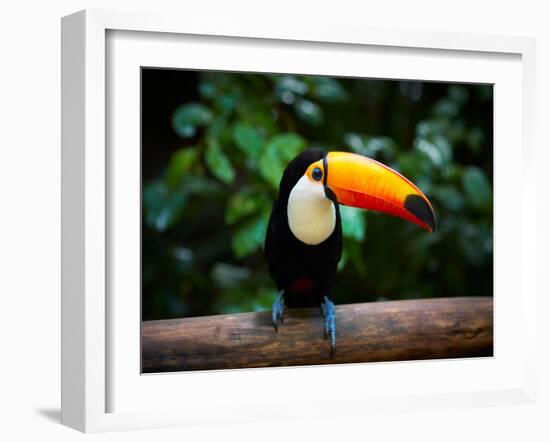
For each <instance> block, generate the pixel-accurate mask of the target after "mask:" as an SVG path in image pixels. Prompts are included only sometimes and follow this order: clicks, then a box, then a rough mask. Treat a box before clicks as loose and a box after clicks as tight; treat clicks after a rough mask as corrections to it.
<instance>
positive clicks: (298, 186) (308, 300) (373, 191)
mask: <svg viewBox="0 0 550 442" xmlns="http://www.w3.org/2000/svg"><path fill="white" fill-rule="evenodd" d="M341 204H342V205H345V206H351V207H358V208H362V209H367V210H372V211H377V212H383V213H386V214H389V215H392V216H396V217H400V218H403V219H405V220H408V221H410V222H412V223H415V224H417V225H419V226H420V227H422V228H424V229H426V230H428V231H429V232H434V231H435V229H436V217H435V213H434V210H433V208H432V205H431V204H430V202H429V201H428V198H426V196H425V195H424V194H423V193H422V192H421V191H420V189H419V188H418V187H416V186H415V185H414V184H413V183H412V182H411V181H409V180H408V179H407V178H405V177H404V176H403V175H401V174H400V173H398V172H396V171H395V170H393V169H391V168H390V167H388V166H386V165H384V164H382V163H380V162H378V161H376V160H374V159H371V158H368V157H366V156H363V155H359V154H355V153H350V152H328V153H326V152H325V151H324V150H322V149H318V148H311V149H307V150H304V151H302V152H301V153H299V154H298V155H297V156H296V157H295V158H294V159H293V160H292V161H291V162H290V163H289V164H288V166H287V167H286V169H285V170H284V172H283V175H282V178H281V181H280V184H279V192H278V196H277V198H276V200H275V202H274V204H273V210H272V212H271V217H270V219H269V224H268V227H267V232H266V238H265V247H264V250H265V258H266V261H267V264H268V267H269V273H270V275H271V277H272V278H273V279H274V281H275V284H276V286H277V289H278V291H279V293H278V295H277V297H276V299H275V302H274V303H273V307H272V321H273V325H274V327H275V330H276V331H278V329H279V326H280V325H281V324H282V323H283V320H284V312H285V307H286V308H295V307H320V308H321V313H322V315H323V317H324V334H325V338H328V337H330V354H331V355H333V354H334V350H335V347H336V325H335V311H334V303H333V302H332V301H331V300H330V299H329V293H330V288H331V283H332V281H333V279H334V276H335V274H336V269H337V266H338V261H339V260H340V257H341V254H342V219H341V217H340V209H339V206H340V205H341Z"/></svg>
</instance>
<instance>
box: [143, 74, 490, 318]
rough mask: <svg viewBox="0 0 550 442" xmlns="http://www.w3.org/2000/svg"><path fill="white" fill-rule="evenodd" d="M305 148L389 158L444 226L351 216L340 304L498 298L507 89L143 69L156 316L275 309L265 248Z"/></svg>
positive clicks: (147, 288)
mask: <svg viewBox="0 0 550 442" xmlns="http://www.w3.org/2000/svg"><path fill="white" fill-rule="evenodd" d="M306 147H323V148H325V149H327V150H349V151H353V152H357V153H360V154H364V155H367V156H369V157H372V158H375V159H377V160H380V161H382V162H384V163H385V164H387V165H389V166H390V167H392V168H395V169H396V170H398V171H400V172H401V173H403V174H404V175H405V176H406V177H408V178H409V179H411V180H412V181H413V182H414V183H415V184H417V185H418V186H419V187H420V188H421V189H422V190H423V191H424V193H425V194H426V195H427V196H428V198H429V199H430V200H431V202H432V204H433V206H434V209H435V212H436V214H437V217H438V221H439V230H438V231H437V232H436V233H434V234H428V233H427V232H426V231H424V230H422V229H420V228H419V227H417V226H415V225H413V224H410V223H407V222H405V221H403V220H400V219H396V218H391V217H388V216H385V215H379V214H375V213H367V212H364V211H361V210H357V209H351V208H345V207H342V217H343V229H344V252H343V257H342V260H341V262H340V265H339V272H338V274H337V277H336V281H335V284H334V289H333V293H332V299H333V300H334V301H335V302H336V303H337V304H345V303H352V302H366V301H375V300H384V299H406V298H428V297H446V296H476V295H477V296H479V295H483V296H492V291H493V242H492V237H493V211H492V204H493V202H492V179H493V88H492V86H491V85H472V84H469V85H466V84H448V83H428V82H411V81H393V80H392V81H388V80H364V79H353V78H328V77H322V76H303V75H272V74H248V73H223V72H197V71H183V70H165V69H152V68H151V69H143V70H142V210H143V213H142V215H143V222H142V296H143V300H142V316H143V319H144V320H148V319H161V318H172V317H182V316H201V315H210V314H221V313H233V312H246V311H255V310H268V309H270V308H271V304H272V302H273V300H274V297H275V294H276V291H275V287H274V284H273V283H272V281H271V279H270V278H269V275H268V273H267V266H266V263H265V261H264V257H263V242H264V236H265V229H266V225H267V221H268V217H269V214H270V211H271V205H272V202H273V200H274V198H275V196H276V194H277V188H278V183H279V180H280V177H281V174H282V171H283V169H284V167H285V165H286V164H287V163H288V161H289V160H290V159H292V158H293V157H294V156H295V155H296V154H297V153H298V152H299V151H300V150H302V149H304V148H306Z"/></svg>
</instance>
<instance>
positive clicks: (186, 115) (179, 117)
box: [172, 103, 212, 138]
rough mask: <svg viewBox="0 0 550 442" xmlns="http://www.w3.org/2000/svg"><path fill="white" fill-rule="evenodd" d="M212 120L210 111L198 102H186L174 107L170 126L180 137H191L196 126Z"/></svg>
mask: <svg viewBox="0 0 550 442" xmlns="http://www.w3.org/2000/svg"><path fill="white" fill-rule="evenodd" d="M211 120H212V112H210V110H209V109H208V108H207V107H206V106H204V105H203V104H200V103H187V104H184V105H182V106H180V107H178V108H177V109H176V111H175V112H174V114H173V115H172V127H173V128H174V130H175V131H176V133H177V134H178V135H179V136H180V137H182V138H191V137H193V136H195V134H196V133H197V128H198V127H201V126H205V125H207V124H208V123H209V122H210V121H211Z"/></svg>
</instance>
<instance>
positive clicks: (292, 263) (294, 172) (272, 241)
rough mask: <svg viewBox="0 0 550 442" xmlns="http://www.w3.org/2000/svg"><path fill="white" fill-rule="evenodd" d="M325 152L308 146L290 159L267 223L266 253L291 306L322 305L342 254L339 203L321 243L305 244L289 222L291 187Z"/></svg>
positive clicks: (276, 278) (272, 274)
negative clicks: (333, 225)
mask: <svg viewBox="0 0 550 442" xmlns="http://www.w3.org/2000/svg"><path fill="white" fill-rule="evenodd" d="M324 156H325V152H324V151H323V150H321V149H308V150H306V151H304V152H302V153H300V154H299V155H298V156H297V157H296V158H294V159H293V160H292V161H291V162H290V163H289V165H288V166H287V168H286V169H285V171H284V173H283V177H282V178H281V183H280V185H279V194H278V197H277V200H276V201H275V203H274V204H273V211H272V212H271V217H270V219H269V224H268V227H267V232H266V239H265V257H266V260H267V263H268V266H269V273H270V275H271V277H272V278H273V279H274V280H275V284H276V285H277V288H278V290H284V292H285V295H284V299H285V304H286V305H287V306H288V307H313V306H318V305H320V304H321V302H322V300H323V296H328V295H329V291H330V286H331V283H332V280H333V278H334V275H335V274H336V268H337V266H338V261H339V260H340V256H341V254H342V222H341V218H340V209H339V207H338V204H335V208H336V227H335V229H334V232H333V233H332V234H331V235H330V236H329V237H328V238H327V239H326V240H325V241H323V242H322V243H321V244H318V245H313V246H311V245H307V244H304V243H303V242H301V241H300V240H298V239H297V238H296V237H295V236H294V235H293V234H292V232H291V230H290V227H289V225H288V218H287V204H288V198H289V196H290V192H291V191H292V188H293V187H294V186H295V185H296V183H297V182H298V180H299V179H300V178H301V177H302V176H303V175H304V173H305V172H306V170H307V168H308V167H309V165H310V164H312V163H314V162H316V161H318V160H320V159H322V158H323V157H324Z"/></svg>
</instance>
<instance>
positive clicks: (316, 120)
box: [294, 98, 323, 126]
mask: <svg viewBox="0 0 550 442" xmlns="http://www.w3.org/2000/svg"><path fill="white" fill-rule="evenodd" d="M294 109H295V110H296V114H297V115H298V117H299V118H300V119H302V120H303V121H305V122H306V123H309V124H311V125H313V126H318V125H320V124H321V123H322V122H323V111H322V110H321V108H320V107H319V106H318V105H317V104H315V103H314V102H313V101H310V100H307V99H305V98H299V99H297V100H296V103H295V104H294Z"/></svg>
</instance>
